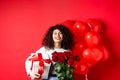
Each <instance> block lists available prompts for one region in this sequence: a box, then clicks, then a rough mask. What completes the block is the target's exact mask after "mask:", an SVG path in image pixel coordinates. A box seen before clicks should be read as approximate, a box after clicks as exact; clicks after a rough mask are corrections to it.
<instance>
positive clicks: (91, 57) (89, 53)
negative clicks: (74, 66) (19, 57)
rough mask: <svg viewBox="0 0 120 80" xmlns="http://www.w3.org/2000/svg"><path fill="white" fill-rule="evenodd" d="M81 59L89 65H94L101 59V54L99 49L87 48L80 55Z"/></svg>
mask: <svg viewBox="0 0 120 80" xmlns="http://www.w3.org/2000/svg"><path fill="white" fill-rule="evenodd" d="M82 56H83V59H84V60H85V61H87V62H88V63H90V64H93V65H94V64H96V63H97V62H99V61H100V60H102V58H103V52H102V50H100V49H99V48H93V49H90V48H87V49H85V50H84V51H83V53H82Z"/></svg>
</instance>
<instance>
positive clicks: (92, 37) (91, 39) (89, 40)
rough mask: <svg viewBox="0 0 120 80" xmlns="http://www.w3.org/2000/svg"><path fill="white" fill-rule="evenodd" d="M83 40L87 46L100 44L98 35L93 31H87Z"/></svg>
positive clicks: (91, 46)
mask: <svg viewBox="0 0 120 80" xmlns="http://www.w3.org/2000/svg"><path fill="white" fill-rule="evenodd" d="M84 39H85V42H86V44H87V46H88V47H90V48H93V47H97V46H98V45H99V44H100V35H99V34H98V33H95V32H87V33H86V34H85V36H84Z"/></svg>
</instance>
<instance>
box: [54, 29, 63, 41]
mask: <svg viewBox="0 0 120 80" xmlns="http://www.w3.org/2000/svg"><path fill="white" fill-rule="evenodd" d="M52 37H53V41H54V43H61V42H62V39H63V34H62V32H61V31H60V30H59V29H55V30H54V31H53V34H52Z"/></svg>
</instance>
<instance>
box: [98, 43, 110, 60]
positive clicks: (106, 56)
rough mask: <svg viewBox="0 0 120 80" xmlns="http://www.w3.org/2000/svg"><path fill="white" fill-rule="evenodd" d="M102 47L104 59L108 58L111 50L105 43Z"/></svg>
mask: <svg viewBox="0 0 120 80" xmlns="http://www.w3.org/2000/svg"><path fill="white" fill-rule="evenodd" d="M100 49H101V50H102V51H103V61H104V60H107V59H108V58H109V57H110V54H109V51H108V50H107V48H106V46H105V45H101V46H100Z"/></svg>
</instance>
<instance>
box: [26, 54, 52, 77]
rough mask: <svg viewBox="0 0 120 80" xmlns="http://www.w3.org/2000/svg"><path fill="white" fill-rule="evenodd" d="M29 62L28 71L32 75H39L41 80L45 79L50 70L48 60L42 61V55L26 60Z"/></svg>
mask: <svg viewBox="0 0 120 80" xmlns="http://www.w3.org/2000/svg"><path fill="white" fill-rule="evenodd" d="M28 61H30V62H31V65H30V70H31V71H32V73H38V74H40V75H41V77H40V78H41V79H47V78H48V75H49V69H50V59H43V57H42V54H41V53H38V54H34V55H32V56H31V57H29V58H28Z"/></svg>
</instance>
